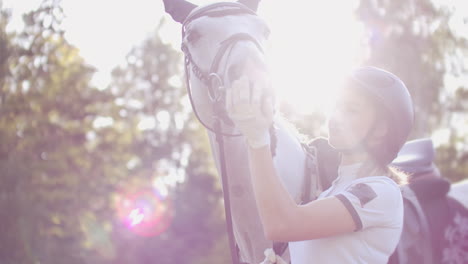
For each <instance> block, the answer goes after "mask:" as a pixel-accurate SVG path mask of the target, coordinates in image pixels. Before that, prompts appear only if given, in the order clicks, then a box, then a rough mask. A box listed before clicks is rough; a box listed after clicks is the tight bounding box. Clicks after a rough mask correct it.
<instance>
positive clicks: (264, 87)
mask: <svg viewBox="0 0 468 264" xmlns="http://www.w3.org/2000/svg"><path fill="white" fill-rule="evenodd" d="M256 79H260V80H257V81H256V82H255V83H250V82H249V79H248V77H247V76H246V75H242V77H241V78H240V79H238V80H235V81H234V82H232V85H231V87H230V88H228V89H226V109H227V113H228V115H229V117H230V118H231V119H232V121H233V122H234V124H235V125H236V127H237V128H238V129H239V130H240V132H241V133H242V134H243V135H244V136H245V137H246V138H247V142H248V144H249V145H250V146H251V147H252V148H260V147H263V146H267V145H269V144H270V132H269V128H270V127H271V125H272V124H273V117H274V103H273V95H272V93H271V92H269V89H271V88H270V87H269V85H268V84H267V82H266V80H265V79H264V78H256Z"/></svg>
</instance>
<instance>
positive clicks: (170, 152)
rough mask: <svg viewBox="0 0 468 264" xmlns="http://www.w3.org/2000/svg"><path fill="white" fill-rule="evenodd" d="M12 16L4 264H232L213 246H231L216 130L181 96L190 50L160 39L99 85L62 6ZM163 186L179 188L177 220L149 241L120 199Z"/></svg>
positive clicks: (5, 42) (1, 108) (1, 44)
mask: <svg viewBox="0 0 468 264" xmlns="http://www.w3.org/2000/svg"><path fill="white" fill-rule="evenodd" d="M1 14H2V16H1V17H0V51H1V53H0V92H1V93H0V140H1V142H2V144H0V182H1V185H0V193H1V196H0V206H2V209H3V210H2V212H0V217H1V219H2V223H1V224H0V230H1V231H2V241H1V243H0V244H1V246H0V262H1V263H5V264H10V263H14V264H23V263H24V264H32V263H38V262H41V263H48V264H54V263H70V264H74V263H77V264H78V263H116V262H117V261H124V263H154V261H158V263H191V262H203V260H206V258H211V259H223V257H222V255H220V254H223V250H225V249H227V246H226V247H223V248H219V247H213V246H215V245H216V244H217V243H218V242H219V241H223V243H224V244H225V241H226V239H225V237H224V225H223V219H222V212H221V211H220V210H221V208H222V207H221V204H220V187H219V186H218V183H217V181H216V178H215V177H214V175H215V174H214V169H213V166H212V164H211V162H210V161H211V158H210V154H209V150H208V148H207V146H208V144H207V142H206V135H205V134H204V133H203V131H202V130H201V127H200V125H199V124H198V122H196V121H195V120H194V118H193V116H192V115H191V114H190V112H189V109H188V108H187V107H186V106H184V104H182V103H181V101H182V102H183V100H184V98H185V95H184V91H183V85H182V82H181V78H182V77H183V76H182V74H181V60H180V56H179V54H178V53H177V52H175V50H174V49H172V47H171V46H169V45H166V44H163V43H162V42H161V41H160V39H159V37H158V36H157V35H155V36H154V37H153V38H151V39H149V40H148V41H147V42H145V43H144V44H143V45H142V46H141V47H137V48H135V49H134V51H132V52H131V53H130V54H129V57H128V64H127V65H126V66H124V67H121V68H119V69H116V71H115V72H114V81H113V83H112V84H111V85H110V87H108V88H107V89H104V87H100V89H98V88H97V87H94V86H93V85H92V84H91V82H90V80H91V78H92V76H93V73H94V69H93V68H92V67H90V66H88V65H87V64H86V63H85V61H84V60H83V59H82V58H81V57H80V56H79V51H78V49H76V48H75V47H73V46H71V45H70V44H69V43H68V42H67V41H66V39H65V38H64V32H63V30H62V28H61V21H62V18H63V13H62V10H61V8H60V5H59V3H58V2H56V1H53V0H50V1H49V0H46V1H44V2H43V3H42V5H41V6H40V8H39V9H38V10H35V11H33V12H30V13H28V14H26V15H25V16H24V21H25V27H24V29H23V30H21V31H20V32H17V33H6V32H5V28H6V25H7V23H8V14H7V13H6V12H4V11H3V10H2V13H1ZM154 185H156V186H157V187H158V188H159V192H163V191H164V190H165V191H168V192H167V193H168V194H167V196H168V197H170V199H171V200H172V204H173V210H169V211H168V214H169V213H170V215H168V216H167V219H172V222H171V225H170V226H169V227H168V228H166V229H165V230H162V231H164V232H162V233H161V234H160V235H159V236H155V237H140V236H138V235H137V234H135V233H133V232H131V229H129V228H128V227H127V226H125V225H124V224H123V219H121V218H119V214H118V213H117V212H116V211H117V209H119V208H118V203H116V201H117V200H119V199H122V197H124V198H125V195H126V194H127V193H128V192H131V191H137V192H138V191H139V190H140V189H141V190H147V189H151V190H154V189H153V188H152V187H153V186H154ZM168 200H169V199H168ZM168 200H167V201H168ZM171 217H172V218H171ZM160 231H161V230H160ZM223 243H218V245H222V244H223ZM182 251H184V252H186V253H185V254H181V253H180V252H182ZM220 252H221V253H220ZM226 256H228V255H227V254H226ZM119 263H120V262H119Z"/></svg>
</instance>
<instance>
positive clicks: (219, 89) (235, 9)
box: [182, 3, 263, 137]
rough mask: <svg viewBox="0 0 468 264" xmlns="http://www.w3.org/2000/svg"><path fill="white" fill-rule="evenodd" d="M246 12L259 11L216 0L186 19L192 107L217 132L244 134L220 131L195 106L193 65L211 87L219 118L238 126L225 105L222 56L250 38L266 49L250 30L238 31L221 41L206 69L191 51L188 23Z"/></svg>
mask: <svg viewBox="0 0 468 264" xmlns="http://www.w3.org/2000/svg"><path fill="white" fill-rule="evenodd" d="M220 7H221V8H226V9H221V10H213V9H217V8H220ZM245 14H250V15H255V16H256V14H255V12H254V11H252V10H250V9H249V8H247V7H245V6H244V5H242V4H237V3H218V4H213V5H209V6H206V7H202V8H201V9H199V10H198V12H196V13H194V14H193V15H189V17H187V19H186V20H185V21H184V24H183V26H182V51H183V52H184V55H185V60H184V67H185V75H186V85H187V90H188V94H189V98H190V103H191V105H192V109H193V111H194V113H195V115H196V117H197V119H198V120H199V121H200V123H201V124H202V125H203V126H204V127H206V128H207V129H208V130H210V131H212V132H215V133H221V134H222V135H223V136H231V137H233V136H240V135H241V134H240V133H225V132H220V131H215V129H214V128H213V127H211V126H210V125H208V124H206V123H205V122H204V121H203V120H202V118H201V117H200V116H199V115H198V113H197V109H196V107H195V104H194V101H193V98H192V89H191V86H190V70H189V68H190V66H191V68H192V73H193V74H194V75H195V77H197V78H198V79H199V80H200V81H201V82H202V83H203V84H204V85H205V86H206V87H207V88H208V96H209V98H210V100H211V102H212V103H213V109H214V111H213V112H214V114H215V115H216V116H217V118H219V119H221V120H222V121H223V122H224V123H225V124H227V125H229V126H231V127H234V124H233V122H232V121H231V119H230V118H229V117H228V115H227V113H226V110H225V107H224V105H225V104H224V92H225V90H224V89H225V86H224V85H225V80H224V78H223V77H224V76H225V72H226V68H224V70H223V72H222V73H220V64H221V60H222V59H223V58H224V57H225V56H230V52H231V51H232V49H233V47H234V46H235V45H236V44H237V43H238V42H241V41H250V42H252V43H254V44H255V46H256V47H257V49H258V50H259V51H260V52H262V53H263V49H262V46H261V45H260V43H259V42H258V41H257V39H256V38H255V37H253V36H251V35H249V34H247V33H243V32H241V33H235V34H232V35H231V36H229V37H228V38H227V39H225V40H223V41H222V42H221V43H220V44H219V48H218V51H217V52H216V55H215V57H214V59H213V61H212V62H211V66H210V69H209V72H206V71H204V70H203V69H202V68H201V67H200V66H198V64H197V63H196V62H195V61H194V60H193V57H192V55H191V53H190V50H189V48H188V46H187V45H186V43H184V41H185V35H186V27H187V25H188V24H189V23H191V22H192V21H194V20H195V19H197V18H200V17H204V16H208V17H223V16H227V15H245Z"/></svg>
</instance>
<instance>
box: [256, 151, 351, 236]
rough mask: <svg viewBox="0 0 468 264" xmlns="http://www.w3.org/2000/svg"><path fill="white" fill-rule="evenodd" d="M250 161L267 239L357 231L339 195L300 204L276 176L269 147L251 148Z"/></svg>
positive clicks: (331, 234) (257, 201) (330, 234)
mask: <svg viewBox="0 0 468 264" xmlns="http://www.w3.org/2000/svg"><path fill="white" fill-rule="evenodd" d="M249 162H250V172H251V177H252V185H253V189H254V192H255V200H256V203H257V207H258V210H259V213H260V218H261V221H262V224H263V229H264V233H265V235H266V237H267V238H268V239H270V240H273V241H300V240H310V239H316V238H323V237H328V236H333V235H337V234H343V233H347V232H352V231H354V230H356V224H355V222H354V220H353V218H352V216H351V213H350V212H349V211H348V209H346V207H345V206H344V204H343V203H342V202H341V201H340V200H338V198H336V197H329V198H325V199H321V200H316V201H313V202H310V203H308V204H305V205H297V204H296V203H295V202H294V200H293V198H292V197H291V196H290V195H289V193H288V192H287V191H286V189H285V188H284V186H283V184H282V183H281V181H280V180H279V178H278V176H277V173H276V169H275V167H274V164H273V159H272V157H271V153H270V148H269V146H265V147H261V148H249Z"/></svg>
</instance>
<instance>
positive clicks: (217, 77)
mask: <svg viewBox="0 0 468 264" xmlns="http://www.w3.org/2000/svg"><path fill="white" fill-rule="evenodd" d="M216 9H220V10H216ZM237 14H239V15H245V14H249V15H255V16H256V13H255V12H254V11H252V10H250V9H249V8H247V7H245V6H244V5H242V4H238V3H234V2H233V3H217V4H211V5H208V6H204V7H201V8H200V9H198V10H196V11H195V12H192V13H191V14H189V16H188V17H187V18H186V19H185V21H184V23H183V25H182V47H181V48H182V51H183V52H184V54H185V60H184V67H185V77H186V79H185V80H186V85H187V92H188V95H189V98H190V103H191V105H192V109H193V111H194V113H195V116H196V117H197V119H198V120H199V121H200V123H201V124H202V125H203V126H204V127H206V129H208V130H209V131H211V132H213V133H215V135H216V142H217V143H218V148H219V163H220V172H221V179H222V186H223V197H224V211H225V216H226V229H227V235H228V240H229V247H230V251H231V259H232V263H233V264H241V263H240V260H239V249H238V247H237V245H236V242H235V238H234V230H233V227H232V216H231V205H230V198H229V197H230V194H229V179H228V177H227V169H226V159H225V152H224V138H223V137H224V136H226V137H235V136H240V135H241V134H240V133H226V132H223V130H222V123H224V124H225V125H228V126H230V127H232V128H234V123H233V122H232V121H231V119H230V118H229V117H228V115H227V112H226V110H225V107H224V105H225V102H224V100H225V99H224V97H225V96H224V92H225V90H224V89H225V80H224V77H225V76H226V70H227V69H226V68H227V67H226V65H225V66H224V69H221V67H220V66H221V65H220V64H221V61H222V59H223V58H224V57H226V56H227V58H226V60H225V61H226V63H227V61H228V59H229V56H230V55H231V51H232V49H233V47H234V46H235V45H236V44H237V43H239V42H241V41H250V42H252V43H254V44H255V46H256V47H257V48H258V50H259V51H261V52H262V53H263V49H262V47H261V45H260V43H259V42H258V41H257V39H255V38H254V37H253V36H251V35H249V34H247V33H235V34H232V35H231V36H229V37H228V38H227V39H225V40H224V41H222V42H221V43H220V46H219V48H218V50H217V52H216V55H215V56H214V59H213V61H212V62H211V66H210V70H209V72H205V71H204V70H203V69H202V68H201V67H200V66H199V65H198V64H197V63H196V62H195V61H194V59H193V57H192V54H191V53H190V50H189V48H188V45H187V44H186V43H184V41H185V40H186V38H185V36H186V33H187V32H186V29H187V25H188V24H189V23H191V22H192V21H194V20H195V19H197V18H200V17H204V16H211V17H222V16H227V15H237ZM190 66H191V67H190ZM190 68H191V69H192V72H193V74H194V75H195V77H197V78H198V79H199V80H200V81H201V82H202V83H203V84H204V85H205V86H206V87H207V88H208V96H209V98H210V100H211V101H212V104H213V114H214V120H215V121H214V125H213V127H211V126H210V125H208V124H206V123H205V122H204V121H203V119H202V118H201V117H200V115H199V114H198V112H197V107H196V106H195V103H194V101H193V98H192V89H191V86H190ZM272 138H274V140H275V142H276V137H273V136H272ZM272 145H273V144H272ZM275 145H276V144H275Z"/></svg>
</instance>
